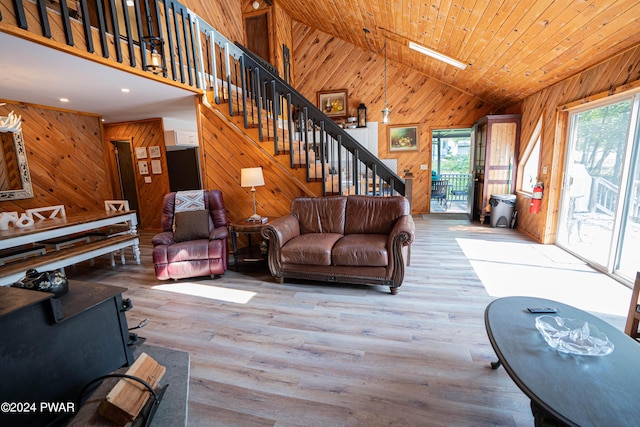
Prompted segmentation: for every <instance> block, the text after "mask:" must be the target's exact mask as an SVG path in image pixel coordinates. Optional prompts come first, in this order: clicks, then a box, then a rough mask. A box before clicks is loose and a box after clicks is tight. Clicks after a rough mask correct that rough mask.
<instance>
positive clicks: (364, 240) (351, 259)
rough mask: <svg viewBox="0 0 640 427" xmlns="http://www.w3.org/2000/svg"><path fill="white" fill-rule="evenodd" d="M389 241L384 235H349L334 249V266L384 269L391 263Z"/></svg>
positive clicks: (332, 254) (332, 253) (332, 256)
mask: <svg viewBox="0 0 640 427" xmlns="http://www.w3.org/2000/svg"><path fill="white" fill-rule="evenodd" d="M387 239H388V236H385V235H383V234H347V235H346V236H344V237H343V238H342V239H340V240H339V241H338V242H337V243H336V244H335V246H334V247H333V251H332V252H331V258H332V261H333V265H350V266H360V267H384V266H386V265H387V264H388V263H389V253H388V252H387Z"/></svg>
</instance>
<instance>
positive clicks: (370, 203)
mask: <svg viewBox="0 0 640 427" xmlns="http://www.w3.org/2000/svg"><path fill="white" fill-rule="evenodd" d="M403 215H411V210H410V207H409V201H408V200H407V199H406V198H405V197H403V196H392V197H370V196H348V199H347V208H346V220H345V225H344V234H358V233H359V234H370V233H372V234H387V235H388V234H389V233H391V230H393V226H394V225H395V223H396V221H397V220H398V218H400V217H401V216H403Z"/></svg>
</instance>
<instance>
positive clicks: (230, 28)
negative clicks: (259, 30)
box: [180, 0, 244, 43]
mask: <svg viewBox="0 0 640 427" xmlns="http://www.w3.org/2000/svg"><path fill="white" fill-rule="evenodd" d="M180 3H182V4H184V5H185V6H187V7H188V8H189V9H191V10H193V11H194V12H195V13H196V14H197V15H198V16H200V17H201V18H202V19H204V20H205V21H206V22H207V23H209V24H210V25H211V26H212V27H213V28H215V29H216V30H218V31H219V32H220V33H222V34H224V36H225V37H227V38H228V39H229V40H231V41H232V42H236V41H238V42H240V43H242V41H243V40H244V31H243V23H242V6H243V3H244V2H240V1H238V0H216V1H203V0H182V1H181V2H180Z"/></svg>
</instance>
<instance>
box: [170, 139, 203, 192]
mask: <svg viewBox="0 0 640 427" xmlns="http://www.w3.org/2000/svg"><path fill="white" fill-rule="evenodd" d="M167 173H168V174H169V187H170V190H171V191H184V190H199V189H200V188H202V186H201V183H200V182H201V179H200V160H199V158H198V149H197V148H184V149H171V150H170V149H169V148H168V147H167Z"/></svg>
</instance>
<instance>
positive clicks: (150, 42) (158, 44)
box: [142, 36, 166, 74]
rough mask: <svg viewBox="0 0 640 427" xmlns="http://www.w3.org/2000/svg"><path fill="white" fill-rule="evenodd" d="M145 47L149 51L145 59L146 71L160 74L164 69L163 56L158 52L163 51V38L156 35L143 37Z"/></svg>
mask: <svg viewBox="0 0 640 427" xmlns="http://www.w3.org/2000/svg"><path fill="white" fill-rule="evenodd" d="M142 40H143V41H144V44H145V47H146V48H147V49H149V50H150V51H151V53H150V55H149V59H148V60H147V67H146V68H147V71H151V72H152V73H154V74H160V73H162V72H164V70H165V69H166V67H165V65H164V58H163V56H162V54H161V53H160V52H164V40H162V39H161V38H160V37H157V36H150V37H143V38H142Z"/></svg>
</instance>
